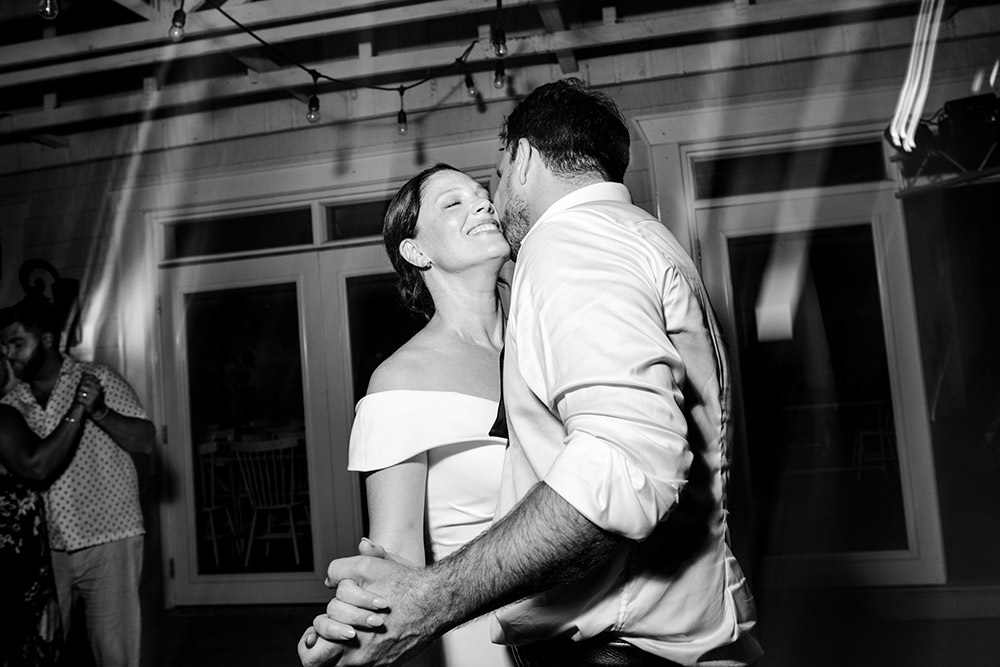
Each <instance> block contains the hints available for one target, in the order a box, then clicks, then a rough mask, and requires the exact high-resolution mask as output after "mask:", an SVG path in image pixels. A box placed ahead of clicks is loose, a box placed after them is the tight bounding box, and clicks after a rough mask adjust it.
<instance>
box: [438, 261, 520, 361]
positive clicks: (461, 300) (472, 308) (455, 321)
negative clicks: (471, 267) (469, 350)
mask: <svg viewBox="0 0 1000 667" xmlns="http://www.w3.org/2000/svg"><path fill="white" fill-rule="evenodd" d="M431 296H432V297H433V298H434V317H433V318H431V323H430V325H432V326H435V327H438V328H439V329H440V330H442V331H447V332H450V333H451V334H452V335H455V336H457V337H458V338H460V339H462V340H464V341H467V342H470V343H475V344H478V345H483V346H491V347H496V348H499V347H500V346H501V345H502V344H503V325H504V322H503V312H502V310H501V308H500V299H499V297H498V296H497V286H496V276H495V275H494V276H492V279H491V280H481V281H470V280H462V281H452V283H451V284H449V285H440V284H439V285H436V286H435V287H433V288H432V289H431Z"/></svg>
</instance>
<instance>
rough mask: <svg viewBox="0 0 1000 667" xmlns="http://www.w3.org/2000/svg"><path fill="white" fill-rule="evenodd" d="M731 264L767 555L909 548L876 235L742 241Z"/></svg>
mask: <svg viewBox="0 0 1000 667" xmlns="http://www.w3.org/2000/svg"><path fill="white" fill-rule="evenodd" d="M729 254H730V261H731V267H732V272H733V273H732V281H733V284H732V287H733V294H734V301H735V304H734V305H735V312H736V319H737V322H736V325H737V336H738V346H739V347H738V353H739V360H740V371H741V375H742V378H741V379H742V387H741V389H742V397H743V405H744V408H745V415H746V427H747V435H748V438H749V443H748V447H749V450H748V451H749V455H750V466H751V473H752V478H753V483H754V486H755V487H756V490H757V495H758V498H759V499H760V501H761V504H762V506H761V507H759V508H758V512H759V513H761V514H762V521H761V523H760V525H761V526H764V530H765V532H766V533H767V534H764V535H761V536H760V537H761V539H762V542H761V543H762V544H763V545H764V549H765V550H766V553H767V554H768V555H791V554H819V553H837V552H849V551H881V550H891V549H905V548H906V547H907V535H906V527H905V522H904V515H903V502H902V492H901V487H900V478H899V467H898V457H897V445H898V440H897V437H896V432H895V428H894V421H893V411H892V396H891V391H890V386H889V374H888V366H887V358H886V349H885V336H884V333H883V327H882V312H881V302H880V298H879V286H878V277H877V274H876V269H875V266H876V265H875V254H874V247H873V242H872V235H871V229H870V227H869V226H868V225H857V226H850V227H839V228H830V229H823V230H816V231H813V232H808V233H807V232H801V233H783V234H767V235H760V236H753V237H744V238H737V239H731V240H730V242H729Z"/></svg>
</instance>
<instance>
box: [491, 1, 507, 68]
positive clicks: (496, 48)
mask: <svg viewBox="0 0 1000 667" xmlns="http://www.w3.org/2000/svg"><path fill="white" fill-rule="evenodd" d="M502 9H503V0H497V19H496V23H494V24H493V34H492V36H491V37H490V41H491V42H493V52H494V53H495V54H496V56H497V58H503V57H504V56H506V55H507V34H506V33H505V32H504V31H503V23H502V22H501V21H500V11H501V10H502Z"/></svg>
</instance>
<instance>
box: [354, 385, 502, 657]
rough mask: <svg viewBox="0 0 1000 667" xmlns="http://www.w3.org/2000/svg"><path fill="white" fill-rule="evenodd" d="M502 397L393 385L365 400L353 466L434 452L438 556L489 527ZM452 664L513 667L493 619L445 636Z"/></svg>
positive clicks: (430, 477) (433, 521)
mask: <svg viewBox="0 0 1000 667" xmlns="http://www.w3.org/2000/svg"><path fill="white" fill-rule="evenodd" d="M496 412H497V402H496V401H491V400H488V399H485V398H480V397H478V396H470V395H468V394H460V393H456V392H448V391H416V390H393V391H384V392H378V393H374V394H369V395H368V396H365V397H364V398H363V399H361V401H359V402H358V405H357V409H356V411H355V417H354V428H353V429H352V430H351V445H350V457H349V464H348V467H349V469H350V470H354V471H361V472H370V471H373V470H381V469H383V468H387V467H389V466H392V465H395V464H397V463H401V462H403V461H405V460H407V459H409V458H412V457H414V456H416V455H417V454H420V453H422V452H426V453H427V496H426V504H425V506H426V525H427V529H428V533H429V535H430V547H431V553H432V555H433V558H434V560H435V561H438V560H440V559H442V558H444V557H445V556H447V555H448V554H450V553H451V552H453V551H455V550H456V549H458V548H459V547H461V546H462V545H463V544H465V543H466V542H468V541H469V540H471V539H472V538H474V537H475V536H476V535H478V534H479V533H481V532H482V531H484V530H486V529H487V528H488V527H489V525H490V522H491V521H492V520H493V513H494V512H495V510H496V504H497V498H498V496H499V493H500V472H501V467H502V465H503V457H504V449H505V447H506V444H507V441H506V440H504V439H503V438H495V437H491V436H490V435H489V429H490V426H491V425H492V424H493V420H494V419H495V417H496ZM441 647H442V650H443V653H444V659H445V665H446V666H447V667H513V661H512V660H511V658H510V657H509V654H508V652H507V649H506V648H505V647H503V646H498V645H496V644H494V643H492V642H491V641H490V632H489V622H488V617H487V618H483V619H479V620H477V621H474V622H472V623H469V624H466V625H464V626H462V627H459V628H456V629H455V630H452V631H451V632H449V633H447V634H446V635H444V637H442V638H441Z"/></svg>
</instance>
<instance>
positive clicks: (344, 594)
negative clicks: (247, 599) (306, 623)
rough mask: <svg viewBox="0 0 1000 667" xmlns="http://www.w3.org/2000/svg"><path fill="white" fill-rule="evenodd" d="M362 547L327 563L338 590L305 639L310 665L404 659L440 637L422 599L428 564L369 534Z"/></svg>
mask: <svg viewBox="0 0 1000 667" xmlns="http://www.w3.org/2000/svg"><path fill="white" fill-rule="evenodd" d="M358 552H359V554H360V555H359V556H354V557H351V558H339V559H337V560H334V561H332V562H331V563H330V565H329V567H328V568H327V579H326V582H325V583H326V586H327V587H328V588H332V589H334V591H335V593H336V595H335V597H334V598H333V599H332V600H330V603H329V604H327V606H326V613H325V614H320V615H319V616H317V617H316V618H315V619H313V624H312V626H311V627H310V628H308V629H307V630H306V631H305V632H304V633H303V635H302V637H301V639H299V643H298V654H299V660H300V661H301V662H302V665H303V666H304V667H327V666H329V665H351V666H358V665H363V666H375V665H380V666H384V665H394V664H399V663H401V662H403V661H405V660H407V659H409V658H410V657H412V656H414V655H416V654H417V653H419V652H420V651H422V650H423V649H424V648H426V647H427V646H428V645H429V644H430V642H432V641H433V640H434V639H435V638H436V637H435V635H434V628H433V627H432V626H431V625H428V624H427V614H426V611H425V610H422V609H421V607H422V605H421V604H420V602H421V600H420V591H421V589H422V586H421V585H420V582H421V580H422V574H423V572H424V570H422V569H421V568H415V567H410V566H408V565H404V564H402V563H399V562H396V561H394V560H392V559H391V558H390V557H389V556H388V554H387V553H386V551H385V549H383V548H382V547H379V546H377V545H375V544H373V543H372V542H370V541H369V540H368V539H363V540H362V541H361V544H360V545H359V546H358Z"/></svg>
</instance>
